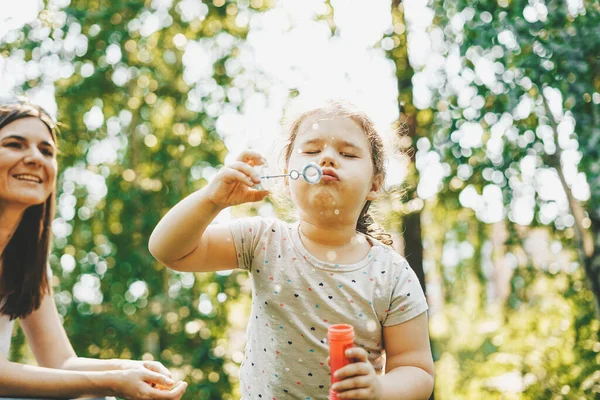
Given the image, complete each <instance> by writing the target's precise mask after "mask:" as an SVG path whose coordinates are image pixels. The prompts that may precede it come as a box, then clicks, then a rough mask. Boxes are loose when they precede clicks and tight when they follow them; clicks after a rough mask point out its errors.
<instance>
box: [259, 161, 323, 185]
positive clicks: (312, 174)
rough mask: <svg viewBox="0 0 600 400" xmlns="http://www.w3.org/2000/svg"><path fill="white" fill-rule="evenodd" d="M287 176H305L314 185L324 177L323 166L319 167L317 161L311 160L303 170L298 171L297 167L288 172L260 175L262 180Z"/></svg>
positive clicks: (292, 177) (296, 177)
mask: <svg viewBox="0 0 600 400" xmlns="http://www.w3.org/2000/svg"><path fill="white" fill-rule="evenodd" d="M261 173H262V168H261ZM286 176H287V177H289V178H290V179H293V180H297V179H298V178H300V177H302V178H304V180H305V181H306V182H308V183H310V184H313V185H314V184H317V183H319V182H321V178H322V177H323V170H322V169H321V167H319V165H318V164H317V163H315V162H310V163H308V164H306V165H305V166H304V167H302V172H298V171H296V170H295V169H293V170H291V171H290V172H289V173H287V174H280V175H263V176H261V177H260V179H261V180H262V179H272V178H283V177H286Z"/></svg>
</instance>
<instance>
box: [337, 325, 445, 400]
mask: <svg viewBox="0 0 600 400" xmlns="http://www.w3.org/2000/svg"><path fill="white" fill-rule="evenodd" d="M383 338H384V343H385V352H386V356H387V357H386V358H387V360H386V367H385V370H386V374H385V375H384V376H378V375H377V374H376V372H375V369H374V368H373V365H372V364H371V363H370V362H369V355H368V354H367V351H366V350H365V349H363V348H361V347H353V348H350V349H347V350H346V353H345V354H346V357H348V358H350V359H351V360H352V362H351V363H350V364H348V365H346V366H345V367H342V368H340V369H339V370H337V371H336V372H335V377H336V378H337V379H338V380H339V382H336V383H334V384H333V385H332V386H331V388H332V389H333V390H335V391H336V392H337V398H338V399H364V400H427V399H428V398H429V396H430V395H431V392H433V379H434V369H433V357H432V356H431V349H430V347H429V334H428V332H427V314H426V313H422V314H421V315H419V316H418V317H415V318H413V319H411V320H409V321H406V322H403V323H401V324H397V325H393V326H387V327H385V326H384V328H383Z"/></svg>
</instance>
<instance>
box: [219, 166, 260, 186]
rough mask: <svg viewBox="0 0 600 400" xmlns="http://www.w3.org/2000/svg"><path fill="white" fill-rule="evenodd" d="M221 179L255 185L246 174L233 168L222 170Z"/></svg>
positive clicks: (226, 181)
mask: <svg viewBox="0 0 600 400" xmlns="http://www.w3.org/2000/svg"><path fill="white" fill-rule="evenodd" d="M223 181H224V182H225V183H235V182H240V183H243V184H244V185H246V186H250V187H252V186H254V185H256V183H255V182H254V181H253V180H252V179H251V178H250V177H249V176H248V175H246V174H245V173H243V172H241V171H239V170H237V169H233V168H228V169H227V170H226V171H224V175H223Z"/></svg>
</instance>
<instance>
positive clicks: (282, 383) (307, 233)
mask: <svg viewBox="0 0 600 400" xmlns="http://www.w3.org/2000/svg"><path fill="white" fill-rule="evenodd" d="M383 160H384V155H383V144H382V140H381V137H380V136H379V135H378V134H377V132H376V131H375V129H374V125H373V123H372V121H371V120H370V119H369V118H368V117H367V116H366V115H365V114H363V113H361V112H358V111H354V110H353V109H352V108H351V107H350V106H348V105H345V104H342V103H330V104H328V105H327V106H326V107H324V108H319V109H314V110H312V111H310V112H307V113H304V114H302V115H301V116H300V117H299V118H298V119H297V120H296V121H295V122H294V123H293V124H292V126H291V132H290V138H289V143H288V144H287V146H286V148H285V161H286V165H287V169H288V170H302V167H303V166H304V165H306V164H307V163H309V162H316V163H317V164H318V165H319V166H321V168H322V169H323V178H322V180H321V182H320V183H318V184H309V183H307V182H306V181H304V180H302V179H298V180H287V181H286V188H287V189H286V190H288V191H289V195H290V196H291V199H292V200H293V202H294V203H295V205H296V207H297V211H298V221H297V222H296V223H293V224H288V223H285V222H283V221H281V220H278V219H265V218H260V217H253V218H242V219H237V220H234V221H233V222H231V223H230V224H229V225H228V226H224V225H215V224H213V225H209V224H210V223H211V221H212V220H213V219H214V218H215V216H216V215H217V214H218V213H219V212H220V211H221V210H223V209H224V208H226V207H229V206H233V205H237V204H241V203H246V202H253V201H259V200H262V199H263V198H264V197H265V196H267V195H268V194H269V192H268V191H265V190H256V189H254V188H253V187H254V185H255V184H258V183H259V182H260V178H259V176H258V175H257V173H256V172H255V170H254V169H253V168H252V166H253V165H261V164H263V163H264V162H265V160H264V159H263V157H262V156H261V155H259V154H257V153H255V152H252V151H245V152H243V153H242V154H241V155H240V156H239V158H238V161H237V162H235V163H233V164H230V165H227V166H225V167H223V168H222V169H221V170H220V171H219V173H218V174H217V175H215V177H214V179H213V180H212V181H211V182H210V183H209V184H208V185H207V186H206V187H204V188H203V189H201V190H199V191H198V192H196V193H194V194H192V195H190V196H189V197H187V198H186V199H184V200H182V201H181V202H180V203H178V204H177V205H176V206H175V207H173V209H171V210H170V211H169V212H168V213H167V214H166V215H165V216H164V218H163V219H162V220H161V221H160V223H159V224H158V226H157V227H156V229H155V230H154V232H153V233H152V236H151V238H150V251H151V253H152V254H153V255H154V256H155V257H156V258H157V259H158V260H160V261H161V262H163V263H164V264H165V265H167V266H169V267H170V268H173V269H175V270H178V271H197V272H202V271H205V272H207V271H218V270H227V269H233V268H236V267H237V268H242V269H245V270H248V271H249V272H250V273H251V274H252V278H253V287H252V298H253V299H252V314H251V316H250V321H249V325H248V328H247V335H248V339H247V340H248V341H247V346H246V355H245V359H244V362H243V363H242V367H241V378H240V380H241V389H242V393H243V398H244V399H259V398H262V399H291V398H296V399H327V398H328V394H329V382H330V377H329V370H328V365H327V361H326V359H327V355H328V346H327V343H326V341H325V338H326V336H327V328H328V326H330V325H331V324H335V323H347V324H351V325H353V326H354V329H355V345H356V347H354V348H352V349H348V350H347V352H346V355H347V356H348V357H349V358H350V359H351V360H352V363H351V364H349V365H347V366H345V367H343V368H341V369H340V370H338V371H337V373H336V377H337V378H338V379H339V380H340V381H339V382H337V383H335V384H334V385H333V386H332V389H333V390H335V391H336V392H337V393H338V398H339V399H382V400H383V399H411V400H412V399H427V398H428V397H429V395H430V394H431V392H432V390H433V376H434V369H433V360H432V356H431V351H430V347H429V337H428V330H427V314H426V310H427V304H426V302H425V297H424V295H423V292H422V290H421V287H420V285H419V282H418V280H417V278H416V276H415V274H414V272H413V271H412V269H411V268H410V267H409V266H408V264H407V262H406V260H404V258H402V257H401V256H400V255H398V254H397V253H396V252H394V250H393V249H392V248H391V247H389V246H388V245H387V244H390V243H391V241H390V240H389V235H385V234H382V233H376V231H375V230H374V229H372V227H371V226H370V221H371V219H370V217H369V214H368V209H369V206H370V204H371V201H372V200H374V199H375V198H376V196H377V192H378V190H379V188H380V187H381V185H382V182H383V179H384V175H385V171H384V167H383ZM377 238H379V240H378V239H377ZM382 241H384V242H386V243H385V244H384V243H383V242H382ZM384 354H385V358H384ZM384 368H385V374H382V372H383V369H384Z"/></svg>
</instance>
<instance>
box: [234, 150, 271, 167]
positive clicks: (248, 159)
mask: <svg viewBox="0 0 600 400" xmlns="http://www.w3.org/2000/svg"><path fill="white" fill-rule="evenodd" d="M237 161H241V162H244V163H247V164H250V165H253V166H254V165H263V164H266V163H267V160H265V158H264V157H263V156H262V155H260V153H258V152H256V151H254V150H250V149H248V150H244V151H242V152H241V153H240V155H239V156H238V157H237Z"/></svg>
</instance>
